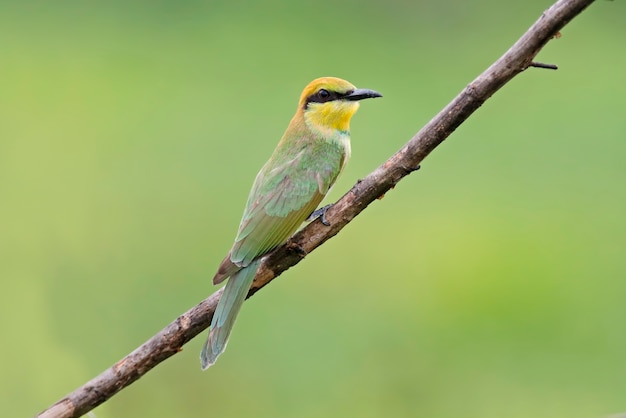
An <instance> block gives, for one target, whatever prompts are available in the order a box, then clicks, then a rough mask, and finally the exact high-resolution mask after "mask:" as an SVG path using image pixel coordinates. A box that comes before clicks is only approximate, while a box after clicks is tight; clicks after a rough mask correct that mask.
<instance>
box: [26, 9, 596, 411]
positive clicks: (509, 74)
mask: <svg viewBox="0 0 626 418" xmlns="http://www.w3.org/2000/svg"><path fill="white" fill-rule="evenodd" d="M591 3H593V0H559V1H557V2H556V3H555V4H554V5H552V6H551V7H550V8H549V9H548V10H546V11H545V12H544V13H543V14H542V15H541V17H540V18H539V19H538V20H537V21H536V22H535V23H534V24H533V25H532V26H531V27H530V28H529V29H528V31H526V33H524V35H523V36H522V37H521V38H520V39H519V40H518V41H517V42H516V43H515V44H514V45H513V46H512V47H511V48H510V49H509V50H508V51H507V52H506V53H505V54H504V55H503V56H502V57H500V58H499V59H498V60H497V61H496V62H495V63H493V64H492V65H491V66H490V67H489V68H488V69H487V70H485V71H484V72H483V73H482V74H481V75H479V76H478V77H477V78H476V79H475V80H474V81H472V82H471V83H470V84H469V85H467V86H466V87H465V89H464V90H463V91H462V92H461V93H460V94H459V95H458V96H456V97H455V98H454V100H452V102H450V104H448V105H447V106H446V107H445V108H444V109H443V110H442V111H441V112H439V114H437V115H436V116H435V117H434V118H433V119H432V120H431V121H430V122H428V124H427V125H426V126H424V127H423V128H422V129H421V130H420V131H419V132H418V133H417V134H416V135H415V136H414V137H413V138H411V140H410V141H409V142H407V143H406V144H405V145H404V146H403V147H402V149H400V150H399V151H398V152H397V153H396V154H394V155H393V156H391V158H389V159H388V160H387V161H385V162H384V163H383V164H382V165H381V166H380V167H378V168H377V169H376V170H374V171H373V172H372V173H370V174H369V175H368V176H367V177H365V178H364V179H363V180H361V181H359V182H358V183H357V184H355V185H354V186H353V187H352V189H350V191H348V192H347V193H346V194H345V195H344V196H343V197H342V198H341V199H339V201H337V203H335V205H333V206H332V207H331V208H330V209H329V210H328V212H327V213H326V217H327V219H328V221H329V222H330V224H331V225H330V226H325V225H323V224H322V223H321V222H320V221H319V220H317V221H314V222H312V223H311V224H309V225H308V226H307V227H306V228H304V229H302V230H301V231H300V232H298V233H297V234H296V235H294V236H293V237H292V238H291V239H290V240H289V241H288V242H287V243H286V244H284V245H282V246H281V247H279V248H277V249H276V250H274V251H273V252H272V253H270V254H269V255H268V256H267V257H266V259H265V260H264V262H263V264H262V266H261V268H260V269H259V271H258V272H257V276H256V278H255V281H254V284H253V285H252V289H251V290H250V293H249V295H248V297H250V296H251V295H253V294H254V293H256V292H257V291H258V290H260V289H261V288H262V287H264V286H265V285H266V284H268V283H269V282H270V281H272V280H273V279H274V278H276V277H278V276H279V275H280V274H281V273H282V272H284V271H285V270H287V269H288V268H290V267H292V266H294V265H296V264H297V263H298V262H300V260H302V259H303V258H304V257H305V256H306V254H308V253H310V252H311V251H313V250H315V248H317V247H318V246H320V245H322V244H323V243H324V242H325V241H326V240H328V239H330V238H332V237H333V236H335V235H336V234H337V233H338V232H339V231H341V229H342V228H343V227H344V226H346V225H347V224H348V223H349V222H350V221H351V220H352V219H354V217H356V216H357V215H358V214H359V213H361V211H363V210H364V209H365V208H366V207H367V206H368V205H369V204H370V203H372V202H373V201H374V200H376V199H378V198H380V197H381V196H383V195H384V194H385V193H386V192H388V191H389V190H390V189H392V188H393V187H394V186H395V185H396V184H397V183H398V182H399V181H400V180H402V178H403V177H405V176H406V175H408V174H410V173H411V172H413V171H414V170H416V169H417V168H419V164H420V162H421V161H422V160H423V159H424V158H425V157H426V156H427V155H428V154H430V153H431V152H432V151H433V150H434V149H435V148H436V147H437V146H438V145H439V144H441V142H443V141H444V140H445V139H446V138H447V137H448V136H449V135H450V134H451V133H452V132H454V130H455V129H456V128H457V127H458V126H459V125H460V124H461V123H463V122H464V121H465V120H466V119H467V118H468V117H469V116H470V115H471V114H472V113H474V111H476V109H478V108H479V107H480V106H481V105H482V104H483V103H484V102H485V101H486V100H487V99H488V98H489V97H491V96H492V95H493V94H494V93H495V92H496V91H498V90H499V89H500V88H501V87H502V86H503V85H505V84H506V83H507V82H508V81H509V80H511V79H512V78H513V77H515V76H516V75H518V74H519V73H521V72H522V71H524V70H526V69H527V68H528V67H538V68H551V69H554V67H555V66H552V65H546V64H542V65H538V64H541V63H536V62H533V59H534V57H535V56H536V55H537V53H538V52H539V51H540V50H541V48H543V46H544V45H545V44H546V43H547V42H548V41H550V39H552V38H553V37H555V36H557V34H558V32H559V30H561V29H562V28H563V27H564V26H565V25H566V24H567V23H568V22H569V21H570V20H572V19H573V18H574V17H576V16H577V15H578V14H579V13H581V12H582V11H583V10H585V8H586V7H587V6H589V5H590V4H591ZM221 293H222V291H221V289H220V290H218V291H217V292H215V293H214V294H212V295H211V296H209V297H208V298H207V299H205V300H204V301H202V302H201V303H199V304H198V305H197V306H194V307H193V308H191V309H190V310H188V311H187V312H185V313H184V314H182V315H180V316H179V317H178V318H177V319H176V320H175V321H174V322H172V323H171V324H169V325H168V326H167V327H165V328H164V329H163V330H161V331H160V332H159V333H157V334H156V335H154V336H153V337H152V338H150V339H149V340H148V341H146V342H145V343H144V344H142V345H141V346H140V347H138V348H137V349H135V350H134V351H133V352H132V353H130V354H129V355H127V356H126V357H124V358H123V359H121V360H120V361H118V362H117V363H115V364H114V365H113V366H112V367H110V368H109V369H107V370H105V371H104V372H103V373H101V374H100V375H98V376H96V377H95V378H94V379H92V380H90V381H89V382H87V383H85V384H84V385H82V386H81V387H79V388H78V389H76V390H75V391H73V392H72V393H70V394H68V395H67V396H65V397H64V398H63V399H61V400H59V401H58V402H56V403H55V404H53V405H52V406H50V407H49V408H47V409H46V410H44V411H42V412H41V413H39V414H38V415H37V417H39V418H44V417H45V418H70V417H79V416H81V415H83V414H86V413H87V412H89V411H91V410H92V409H93V408H95V407H96V406H98V405H100V404H102V403H103V402H105V401H106V400H108V399H109V398H111V397H112V396H113V395H115V394H116V393H117V392H119V391H120V390H122V389H123V388H125V387H126V386H128V385H130V384H131V383H133V382H134V381H136V380H137V379H139V378H140V377H141V376H143V375H144V374H146V373H147V372H148V371H150V370H151V369H152V368H153V367H155V366H156V365H157V364H159V363H160V362H162V361H163V360H165V359H167V358H169V357H171V356H173V355H174V354H176V353H178V352H179V351H181V350H182V346H183V345H184V344H186V343H187V342H188V341H190V340H191V339H192V338H194V337H195V336H196V335H198V334H199V333H200V332H202V331H203V330H204V329H206V328H207V327H208V326H209V324H210V323H211V318H212V316H213V312H214V311H215V307H216V305H217V301H218V300H219V298H220V296H221Z"/></svg>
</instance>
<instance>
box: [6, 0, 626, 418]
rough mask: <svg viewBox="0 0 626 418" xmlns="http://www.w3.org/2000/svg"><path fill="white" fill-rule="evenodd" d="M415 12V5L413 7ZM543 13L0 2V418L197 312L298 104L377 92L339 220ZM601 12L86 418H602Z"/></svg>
mask: <svg viewBox="0 0 626 418" xmlns="http://www.w3.org/2000/svg"><path fill="white" fill-rule="evenodd" d="M414 3H417V4H414ZM550 4H551V2H550V1H543V0H542V1H539V0H533V1H526V2H501V1H496V0H480V1H472V2H467V1H460V0H459V1H456V2H440V1H437V0H425V1H420V2H409V1H387V2H364V1H354V0H353V1H342V2H336V1H329V0H322V1H317V2H306V3H305V2H278V1H273V2H226V1H213V2H207V1H205V2H202V1H188V2H167V1H152V2H148V1H141V2H121V1H109V2H106V4H105V3H104V2H100V3H93V2H78V1H76V2H64V1H61V2H43V1H38V2H12V3H6V2H4V3H2V4H1V5H0V39H1V43H0V51H1V52H2V53H1V57H0V60H1V61H0V259H1V261H0V277H1V278H2V292H0V318H2V319H1V321H2V330H3V332H2V344H0V359H1V360H0V416H2V417H18V416H32V415H33V414H35V413H36V412H38V411H40V410H42V409H44V408H45V407H47V406H48V405H49V404H51V403H53V402H55V401H56V400H58V399H59V398H61V397H62V396H64V395H65V394H66V393H68V392H70V391H72V390H74V389H75V388H76V387H78V386H79V385H81V384H83V383H84V382H86V381H87V380H89V379H91V378H92V377H94V376H95V375H97V374H98V373H100V372H101V371H102V370H104V369H105V368H107V367H109V366H110V365H111V364H113V363H114V362H115V361H117V360H118V359H120V358H121V357H122V356H124V355H125V354H127V353H128V352H129V351H131V350H132V349H134V348H135V347H136V346H138V345H139V344H141V343H142V342H143V341H145V340H146V339H147V338H149V337H150V336H152V335H153V334H154V333H156V332H157V331H158V330H160V329H161V328H162V327H163V326H165V325H166V324H167V323H169V322H170V321H171V320H173V319H174V318H175V317H176V316H177V315H178V314H180V313H182V312H184V311H185V310H187V309H188V308H189V307H191V306H193V305H195V304H196V303H198V302H199V301H200V300H202V299H203V298H204V297H206V296H207V295H209V294H210V293H211V292H213V291H214V290H215V289H214V288H213V286H212V285H211V283H210V278H211V277H212V275H213V273H214V270H215V269H216V267H217V265H218V263H219V262H220V260H221V259H222V257H223V256H224V254H225V253H226V252H227V250H228V249H229V248H230V245H231V243H232V240H233V238H234V234H235V232H236V229H237V225H238V222H239V219H240V216H241V211H242V209H243V205H244V203H245V199H246V197H247V193H248V190H249V187H250V185H251V182H252V180H253V178H254V176H255V174H256V172H257V171H258V169H259V168H260V167H261V165H262V164H263V163H264V162H265V160H266V159H267V158H268V157H269V155H270V153H271V151H272V150H273V148H274V146H275V144H276V142H277V141H278V139H279V137H280V135H281V134H282V132H283V130H284V128H285V127H286V126H287V123H288V121H289V119H290V118H291V116H292V114H293V112H294V111H295V107H296V103H297V99H298V96H299V94H300V91H301V89H302V88H303V87H304V86H305V85H306V84H307V83H308V82H309V81H310V80H311V79H313V78H315V77H318V76H323V75H334V76H339V77H343V78H346V79H348V80H350V81H351V82H353V83H354V84H356V85H357V86H359V87H367V88H372V89H375V90H378V91H380V92H382V93H383V94H384V96H385V97H384V99H381V100H376V101H368V102H365V103H363V106H362V107H361V110H360V112H359V114H357V115H356V117H355V118H354V120H353V124H352V137H353V146H352V149H353V158H352V161H351V163H350V165H349V166H348V168H347V171H346V172H345V173H344V174H343V176H342V178H341V179H340V181H339V183H338V184H337V186H336V187H335V188H334V190H333V192H332V194H331V196H330V197H329V200H336V199H337V198H338V197H339V196H341V194H342V193H343V192H345V191H346V190H347V189H348V188H349V187H350V186H351V185H352V184H353V183H354V182H355V181H356V180H357V179H358V178H360V177H363V176H365V175H366V174H367V173H368V172H370V171H371V170H373V169H374V168H375V167H377V166H378V165H379V164H380V163H381V162H382V161H384V160H385V159H386V158H387V157H388V156H389V155H391V154H392V153H393V152H395V151H396V150H397V149H399V148H400V147H401V146H402V144H404V143H405V142H406V141H407V140H408V139H409V138H410V137H411V136H412V135H413V134H414V133H415V132H416V131H417V130H418V129H419V128H420V127H421V126H423V124H424V123H426V122H427V121H428V120H429V119H430V118H431V117H432V116H433V115H434V114H436V113H437V112H438V111H439V110H440V109H441V108H442V107H443V106H444V105H445V104H446V103H447V102H448V101H449V100H450V99H452V97H454V96H455V95H456V94H457V93H458V92H459V91H460V90H461V89H462V88H463V87H464V86H465V85H466V84H467V83H469V82H470V81H471V80H472V79H473V78H474V77H475V76H476V75H478V74H479V73H480V72H481V71H482V70H483V69H484V68H486V67H487V66H488V65H489V64H491V63H492V62H493V61H494V60H495V59H496V58H498V57H499V56H500V55H501V54H502V53H503V52H504V51H505V50H506V49H507V48H508V47H509V46H510V45H511V44H512V43H513V42H514V41H515V40H516V39H517V38H518V37H519V36H520V35H521V34H522V33H523V32H524V31H525V30H526V29H527V28H528V27H529V26H530V24H532V23H533V22H534V21H535V20H536V18H537V17H538V16H539V15H540V14H541V12H542V11H543V10H544V9H545V8H547V7H548V6H549V5H550ZM625 18H626V5H625V4H624V3H623V2H607V1H600V2H597V3H596V4H594V5H593V6H591V8H590V9H588V10H587V11H586V12H584V13H583V14H582V15H581V16H579V17H578V18H577V19H576V20H575V21H573V22H572V23H571V24H570V25H569V26H567V27H566V28H565V29H564V30H563V31H562V35H563V36H562V37H561V38H560V39H558V40H554V41H553V42H551V43H550V44H549V45H548V46H547V47H546V48H545V50H544V51H543V52H542V53H541V54H540V55H539V57H538V59H539V60H541V61H544V62H549V63H556V64H558V65H559V66H560V69H559V70H558V71H556V72H554V71H547V70H537V69H531V70H529V71H527V72H526V73H524V74H522V75H520V76H519V77H517V78H516V79H515V80H513V81H512V82H511V83H510V84H509V85H507V86H506V87H505V88H504V89H503V90H502V91H500V92H499V93H497V94H496V95H495V96H494V97H493V98H492V99H491V100H489V101H488V102H487V103H486V104H485V105H484V106H483V107H482V108H481V109H480V110H479V111H478V112H477V113H476V114H475V115H474V116H472V117H471V119H470V120H468V121H467V123H465V124H464V125H463V126H461V127H460V128H459V129H458V130H457V131H456V132H455V133H454V134H453V135H452V137H451V138H450V139H449V140H448V141H447V142H446V143H445V144H444V145H443V146H441V147H440V148H439V149H438V150H437V151H436V152H435V153H434V154H433V155H431V156H430V157H429V158H428V159H427V160H426V161H425V162H424V163H423V165H422V167H423V169H422V170H421V171H419V172H418V173H417V174H414V175H411V176H410V177H409V178H407V179H406V180H405V181H403V182H402V183H401V184H399V185H398V187H396V189H395V190H393V191H392V192H390V193H388V194H387V196H386V197H385V198H384V199H383V200H382V201H380V202H375V203H374V204H373V205H372V206H371V207H370V208H369V209H368V210H367V211H365V212H364V213H363V214H362V216H359V217H358V218H357V219H356V220H355V221H354V222H353V223H352V224H351V225H349V226H348V227H347V228H346V229H345V230H344V231H342V232H341V234H340V235H339V236H338V237H336V238H335V239H333V240H331V241H330V242H328V243H327V244H326V245H324V246H323V247H321V248H320V249H319V250H318V251H316V252H315V253H313V254H312V255H311V256H310V257H308V258H307V259H306V260H305V261H304V262H303V263H301V264H300V265H298V266H297V267H296V268H294V269H292V270H290V271H289V272H288V273H287V274H285V275H284V276H283V277H281V278H280V279H279V280H277V281H276V282H274V283H273V284H271V285H270V286H269V287H268V288H267V289H265V290H263V291H262V292H261V293H259V294H258V295H257V296H255V297H254V298H253V299H251V300H250V301H249V302H248V303H246V306H245V307H244V309H243V311H242V315H240V317H239V320H238V324H237V326H236V327H235V331H234V333H233V337H232V339H231V343H230V346H229V348H228V350H227V351H226V353H225V355H224V356H222V357H221V358H220V361H219V362H218V364H217V365H216V366H215V367H214V368H212V369H210V370H209V371H208V372H204V373H202V372H200V368H199V359H198V354H199V350H200V346H201V343H202V340H203V339H204V335H202V336H201V337H199V338H196V339H195V340H193V341H192V342H191V343H190V344H188V345H187V346H186V347H185V350H184V351H183V352H182V353H181V354H179V355H177V356H175V357H174V358H171V359H169V360H168V361H166V362H165V363H163V364H162V365H160V366H159V367H157V368H156V369H155V370H153V371H152V372H150V373H148V374H147V375H146V376H145V377H143V378H142V379H141V380H139V381H138V382H136V383H135V384H133V385H132V386H131V387H129V388H128V389H125V390H123V391H122V392H121V393H120V394H118V395H117V396H115V397H114V398H113V399H111V400H110V401H109V402H107V403H106V404H105V405H103V406H101V407H99V408H98V409H96V410H95V412H96V414H97V416H98V417H99V418H107V417H155V418H156V417H203V416H223V417H247V416H264V417H346V416H348V417H350V416H359V417H381V416H389V417H401V416H402V417H404V416H406V417H409V416H424V417H457V416H461V417H481V418H485V417H494V418H495V417H520V418H528V417H533V418H539V417H569V418H574V417H605V416H607V415H610V414H615V413H619V412H624V411H626V327H625V326H624V324H625V318H626V303H625V300H626V299H625V296H626V280H625V276H626V265H625V255H624V251H625V250H626V219H625V218H624V214H625V213H626V187H625V186H624V185H625V181H626V164H625V163H624V160H625V156H626V116H625V114H626V113H625V111H624V109H625V107H626V99H625V97H626V55H625V54H624V43H625V42H626V27H625V26H624V23H623V22H624V19H625Z"/></svg>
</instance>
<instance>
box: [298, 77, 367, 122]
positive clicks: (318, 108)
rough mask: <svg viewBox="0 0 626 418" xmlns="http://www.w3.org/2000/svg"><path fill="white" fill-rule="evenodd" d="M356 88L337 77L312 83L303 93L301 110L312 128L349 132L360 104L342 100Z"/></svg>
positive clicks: (323, 78) (322, 78)
mask: <svg viewBox="0 0 626 418" xmlns="http://www.w3.org/2000/svg"><path fill="white" fill-rule="evenodd" d="M355 90H356V87H355V86H354V85H353V84H352V83H349V82H348V81H346V80H342V79H341V78H336V77H321V78H317V79H315V80H313V81H311V82H310V83H309V84H308V85H307V86H306V87H305V88H304V90H303V91H302V95H301V96H300V102H299V109H300V110H301V111H302V112H304V119H305V121H306V123H307V125H309V127H310V128H314V129H316V130H321V131H328V130H332V131H335V130H338V131H349V130H350V119H351V118H352V116H353V115H354V114H355V113H356V111H357V110H358V109H359V102H358V101H356V100H354V101H352V100H342V98H343V97H344V96H346V95H348V94H350V93H351V92H353V91H355Z"/></svg>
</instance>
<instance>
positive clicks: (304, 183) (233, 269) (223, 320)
mask: <svg viewBox="0 0 626 418" xmlns="http://www.w3.org/2000/svg"><path fill="white" fill-rule="evenodd" d="M374 97H382V95H381V94H380V93H378V92H375V91H373V90H367V89H357V88H356V87H355V86H353V85H352V84H351V83H349V82H347V81H345V80H342V79H340V78H335V77H322V78H318V79H316V80H313V81H312V82H311V83H309V85H308V86H306V87H305V89H304V91H303V92H302V94H301V96H300V101H299V102H298V110H297V111H296V114H295V116H294V117H293V119H291V122H290V123H289V126H288V127H287V130H286V131H285V133H284V134H283V137H282V139H281V140H280V142H279V143H278V146H277V147H276V149H275V150H274V153H273V154H272V156H271V157H270V159H269V161H267V162H266V163H265V165H264V166H263V168H261V171H260V172H259V174H257V176H256V179H255V181H254V184H253V185H252V190H251V191H250V195H249V196H248V203H247V204H246V208H245V210H244V212H243V217H242V219H241V224H240V225H239V232H238V233H237V238H235V243H234V244H233V247H232V248H231V250H230V252H229V253H228V255H227V256H226V258H224V261H222V263H221V264H220V266H219V269H218V270H217V273H216V274H215V277H213V283H214V284H218V283H221V282H223V281H224V280H226V279H227V278H228V279H229V280H228V282H227V283H226V286H225V287H224V293H223V294H222V297H221V298H220V300H219V302H218V304H217V308H216V309H215V313H214V314H213V321H212V322H211V329H210V332H209V338H208V339H207V341H206V343H205V344H204V347H203V349H202V353H201V354H200V359H201V361H202V369H203V370H205V369H207V368H208V367H210V366H211V365H213V364H214V363H215V361H216V360H217V357H218V356H219V355H220V354H221V353H222V352H223V351H224V349H225V348H226V343H227V342H228V337H229V335H230V331H231V330H232V328H233V324H234V322H235V318H236V317H237V313H238V312H239V310H240V309H241V306H242V304H243V302H244V300H245V298H246V296H247V294H248V291H249V290H250V286H251V285H252V281H253V280H254V276H255V273H256V271H257V269H258V267H259V265H260V263H261V259H262V258H263V255H265V254H266V253H268V252H269V251H271V250H272V249H274V248H275V247H277V246H278V245H280V244H282V243H284V242H285V241H286V240H287V239H288V238H289V237H290V236H291V234H293V233H294V232H295V231H296V230H297V229H298V227H299V226H300V225H301V224H302V222H304V221H305V220H307V218H308V217H309V215H313V216H315V215H317V214H318V212H319V213H321V218H322V222H324V223H325V224H327V221H326V218H325V216H324V212H325V208H322V209H321V210H320V211H315V209H316V208H317V206H318V205H319V204H320V202H321V201H322V199H323V198H324V196H325V195H326V193H328V191H329V190H330V188H331V186H332V185H333V184H334V183H335V180H337V176H339V173H341V171H342V170H343V168H344V167H345V165H346V162H347V161H348V158H349V157H350V118H352V116H353V115H354V113H355V112H356V111H357V109H358V108H359V100H363V99H369V98H374Z"/></svg>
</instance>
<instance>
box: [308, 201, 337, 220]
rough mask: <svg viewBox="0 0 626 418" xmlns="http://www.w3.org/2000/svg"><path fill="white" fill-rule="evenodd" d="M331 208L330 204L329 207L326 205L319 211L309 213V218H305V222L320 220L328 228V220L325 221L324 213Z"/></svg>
mask: <svg viewBox="0 0 626 418" xmlns="http://www.w3.org/2000/svg"><path fill="white" fill-rule="evenodd" d="M331 206H332V203H331V204H330V205H326V206H323V207H321V208H319V209H316V210H314V211H313V213H311V214H310V215H309V217H308V218H306V222H311V221H314V220H316V219H317V218H320V221H322V223H323V224H324V225H326V226H330V222H328V219H326V211H327V210H328V208H330V207H331Z"/></svg>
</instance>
